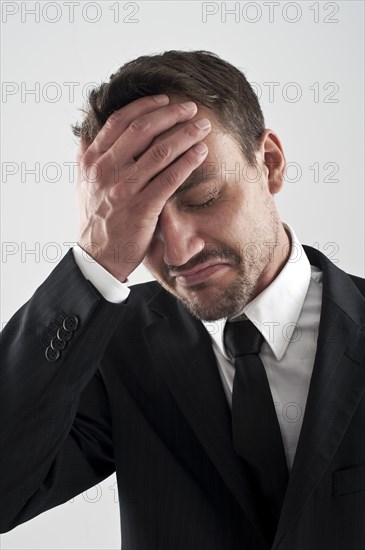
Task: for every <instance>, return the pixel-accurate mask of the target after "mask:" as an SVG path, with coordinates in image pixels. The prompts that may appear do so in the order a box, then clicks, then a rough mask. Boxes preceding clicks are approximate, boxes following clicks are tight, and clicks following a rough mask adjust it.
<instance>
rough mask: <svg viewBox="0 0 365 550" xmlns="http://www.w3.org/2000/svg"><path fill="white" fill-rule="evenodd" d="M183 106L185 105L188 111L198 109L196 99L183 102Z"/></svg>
mask: <svg viewBox="0 0 365 550" xmlns="http://www.w3.org/2000/svg"><path fill="white" fill-rule="evenodd" d="M181 106H182V107H184V109H186V110H187V111H197V109H198V107H197V106H196V103H194V101H186V102H185V103H181Z"/></svg>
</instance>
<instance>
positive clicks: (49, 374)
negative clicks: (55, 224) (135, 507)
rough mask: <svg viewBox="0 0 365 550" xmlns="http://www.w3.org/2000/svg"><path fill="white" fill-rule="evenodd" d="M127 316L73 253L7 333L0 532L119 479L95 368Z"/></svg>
mask: <svg viewBox="0 0 365 550" xmlns="http://www.w3.org/2000/svg"><path fill="white" fill-rule="evenodd" d="M126 307H127V306H126V304H125V303H123V304H113V303H110V302H108V301H106V300H105V299H104V298H103V297H102V295H101V294H100V293H99V292H98V291H97V290H96V288H95V287H94V286H93V285H92V284H91V283H90V282H89V281H88V280H87V279H86V278H85V277H84V276H83V275H82V273H81V271H80V269H79V268H78V267H77V265H76V263H75V260H74V257H73V254H72V251H71V250H70V251H69V252H68V253H67V254H66V256H65V257H64V258H63V259H62V260H61V262H60V263H59V264H58V265H57V266H56V268H55V269H54V270H53V271H52V273H51V274H50V275H49V277H48V278H47V279H46V280H45V282H44V283H43V284H42V285H41V286H40V287H39V288H38V289H37V290H36V292H35V293H34V295H33V296H32V297H31V299H30V300H29V301H28V302H27V303H26V304H24V305H23V306H22V307H21V308H20V309H19V310H18V311H17V313H15V315H14V316H13V317H12V318H11V320H10V321H9V322H8V323H7V324H6V326H5V328H4V330H3V331H2V333H1V367H0V407H1V414H0V421H1V424H0V429H1V430H0V532H2V533H4V532H7V531H9V530H11V529H13V528H14V527H16V526H17V525H19V524H21V523H24V522H25V521H28V520H30V519H31V518H33V517H35V516H37V515H38V514H40V513H42V512H44V511H45V510H48V509H50V508H53V507H54V506H58V505H59V504H62V503H64V502H66V501H67V500H69V499H70V498H72V497H74V496H76V495H77V494H79V493H81V492H83V491H84V490H86V489H87V488H89V487H92V486H94V485H95V484H97V483H99V482H100V481H101V480H103V479H105V478H106V477H108V476H109V475H110V474H112V473H113V472H114V471H115V468H114V459H113V444H112V433H111V419H110V410H109V403H108V398H107V394H106V390H105V386H104V384H103V379H102V375H101V373H100V370H99V368H98V367H99V365H100V361H101V359H102V356H103V353H104V351H105V348H106V346H107V344H108V341H109V339H110V337H111V335H112V332H113V330H115V327H116V326H117V325H118V322H119V321H120V320H121V319H122V317H123V315H124V313H125V311H126Z"/></svg>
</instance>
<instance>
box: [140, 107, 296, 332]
mask: <svg viewBox="0 0 365 550" xmlns="http://www.w3.org/2000/svg"><path fill="white" fill-rule="evenodd" d="M198 107H199V108H198V112H197V113H196V115H195V116H194V118H193V119H192V120H195V119H198V118H202V117H203V116H206V117H207V118H209V120H210V122H211V124H212V130H211V132H210V134H208V136H207V137H206V138H205V139H204V140H203V141H204V143H206V145H207V146H208V149H209V152H208V155H207V157H206V158H205V160H204V162H203V163H202V165H201V166H200V167H198V168H197V169H196V170H194V172H193V175H199V174H200V175H201V176H202V175H203V176H204V177H203V181H202V182H201V183H199V184H198V185H195V186H193V187H190V188H188V189H187V190H185V191H183V192H182V193H175V194H174V195H173V196H172V197H171V198H170V199H169V201H167V203H166V204H165V206H164V208H163V210H162V212H161V214H160V217H159V222H158V225H157V227H156V230H155V233H154V236H153V238H152V241H151V244H150V247H149V249H148V251H147V254H146V257H145V259H144V262H143V263H144V265H145V267H146V268H147V269H148V270H149V271H150V272H151V274H152V275H153V276H154V277H155V278H156V280H157V281H158V282H159V283H160V284H161V285H162V286H163V287H164V288H165V289H166V290H167V291H168V292H170V293H171V294H173V295H174V296H176V298H178V299H179V300H180V301H181V302H182V303H183V304H184V305H185V307H186V308H187V309H188V310H189V311H190V313H191V314H192V315H194V316H195V317H197V318H198V319H202V320H207V321H212V320H216V319H221V318H223V317H229V316H232V315H235V314H237V313H239V312H240V311H241V310H242V308H243V307H244V306H245V305H246V304H247V303H248V302H250V301H251V300H252V299H253V298H254V297H255V296H256V295H257V294H259V293H260V292H261V290H263V288H265V286H267V284H268V282H270V280H272V279H273V278H274V275H275V273H276V274H277V272H278V265H279V263H280V265H281V267H282V265H283V263H282V261H283V259H284V258H283V255H282V254H280V255H279V257H276V258H274V257H273V250H274V243H276V244H277V245H278V244H279V243H280V235H281V233H283V232H284V231H283V226H282V225H281V222H280V220H279V217H278V214H277V211H276V207H275V205H274V201H273V197H272V194H271V193H270V191H269V185H268V170H267V168H266V166H265V164H264V159H263V157H264V155H262V158H261V157H260V155H258V165H257V166H256V167H250V166H249V165H248V164H247V162H246V160H245V158H244V157H243V155H242V153H241V151H240V149H239V146H238V144H237V142H236V141H235V139H234V138H233V137H232V136H231V135H229V134H228V133H224V131H223V130H222V129H221V128H220V127H219V125H218V123H217V120H216V118H215V117H214V115H213V112H212V111H211V110H210V109H208V108H206V107H203V106H198ZM183 124H186V123H183ZM183 124H179V125H177V126H175V127H174V128H173V129H170V130H168V131H166V132H164V133H163V134H161V135H160V136H158V138H156V139H155V140H154V142H157V141H160V140H161V139H162V138H163V137H165V136H167V135H169V134H170V133H172V132H174V131H176V128H177V127H178V126H182V125H183ZM190 177H191V176H190ZM189 180H190V178H189ZM270 243H271V244H270ZM284 263H285V262H284Z"/></svg>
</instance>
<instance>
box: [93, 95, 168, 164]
mask: <svg viewBox="0 0 365 550" xmlns="http://www.w3.org/2000/svg"><path fill="white" fill-rule="evenodd" d="M168 103H169V97H168V96H166V95H164V94H163V95H160V96H148V97H141V98H139V99H136V100H135V101H132V102H131V103H128V105H125V106H124V107H122V108H121V109H118V111H115V112H114V113H112V114H111V115H110V117H109V118H108V120H107V121H106V123H105V124H104V126H103V127H102V128H101V130H100V132H99V133H98V134H97V136H96V137H95V139H94V141H93V142H92V144H91V145H90V147H89V149H88V152H87V154H88V157H90V159H89V160H90V161H92V160H93V157H95V156H97V157H99V156H100V155H102V154H104V153H105V152H106V151H108V150H109V149H110V147H112V145H113V144H114V143H115V141H116V140H117V139H118V138H119V137H120V135H121V134H122V133H123V132H125V130H126V129H127V128H128V126H129V125H130V124H131V122H132V121H133V120H135V119H137V118H139V117H141V116H144V115H146V114H147V113H150V112H151V111H155V110H157V109H160V108H161V107H162V106H163V105H167V104H168Z"/></svg>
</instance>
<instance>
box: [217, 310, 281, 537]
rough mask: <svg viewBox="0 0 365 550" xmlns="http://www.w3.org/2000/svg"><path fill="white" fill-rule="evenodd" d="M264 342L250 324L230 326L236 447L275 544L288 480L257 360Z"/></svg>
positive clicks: (228, 344) (272, 408)
mask: <svg viewBox="0 0 365 550" xmlns="http://www.w3.org/2000/svg"><path fill="white" fill-rule="evenodd" d="M263 339H264V338H263V336H262V335H261V333H260V331H259V330H258V329H257V328H256V327H255V325H254V324H253V323H252V322H251V321H249V320H244V321H233V322H227V323H226V325H225V328H224V344H225V347H226V349H227V351H228V353H229V354H230V355H231V356H232V358H234V365H235V376H234V380H233V393H232V434H233V447H234V450H235V451H236V453H237V454H238V455H240V457H241V458H242V459H243V461H244V463H245V466H246V468H247V469H248V470H249V472H250V473H251V474H252V482H253V485H254V487H255V488H256V491H257V496H258V503H261V506H260V509H261V510H262V513H263V519H264V522H265V525H266V526H267V529H268V533H267V534H268V536H269V537H270V539H271V540H273V537H274V535H275V531H276V527H277V524H278V521H279V516H280V511H281V507H282V503H283V499H284V495H285V491H286V487H287V484H288V477H289V476H288V467H287V464H286V458H285V451H284V446H283V441H282V436H281V431H280V426H279V423H278V419H277V415H276V411H275V405H274V402H273V399H272V395H271V390H270V385H269V381H268V379H267V375H266V371H265V367H264V365H263V363H262V361H261V359H260V357H259V351H260V348H261V344H262V342H263Z"/></svg>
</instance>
